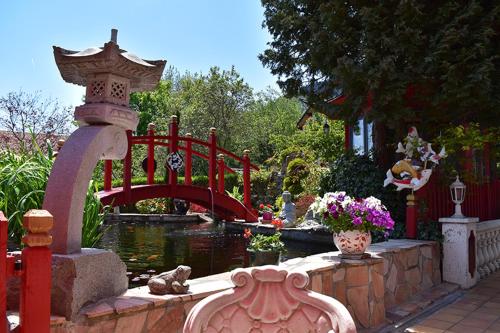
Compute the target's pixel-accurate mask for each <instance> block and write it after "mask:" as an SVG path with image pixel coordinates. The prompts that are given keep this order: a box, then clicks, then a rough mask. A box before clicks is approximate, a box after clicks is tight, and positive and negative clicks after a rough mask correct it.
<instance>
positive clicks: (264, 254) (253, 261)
mask: <svg viewBox="0 0 500 333" xmlns="http://www.w3.org/2000/svg"><path fill="white" fill-rule="evenodd" d="M247 252H248V254H249V255H250V266H263V265H279V263H280V257H281V252H279V251H254V250H249V249H247Z"/></svg>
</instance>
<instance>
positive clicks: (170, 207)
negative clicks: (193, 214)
mask: <svg viewBox="0 0 500 333" xmlns="http://www.w3.org/2000/svg"><path fill="white" fill-rule="evenodd" d="M135 207H136V208H137V211H138V212H139V213H141V214H171V213H172V212H173V211H174V203H173V199H172V198H155V199H146V200H141V201H138V202H137V203H136V204H135Z"/></svg>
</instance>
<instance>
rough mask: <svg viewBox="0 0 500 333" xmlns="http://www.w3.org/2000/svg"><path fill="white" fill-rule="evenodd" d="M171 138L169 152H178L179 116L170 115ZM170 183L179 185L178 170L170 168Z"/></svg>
mask: <svg viewBox="0 0 500 333" xmlns="http://www.w3.org/2000/svg"><path fill="white" fill-rule="evenodd" d="M168 132H169V135H170V140H169V141H168V150H169V153H170V154H172V153H176V152H177V151H178V147H179V125H178V124H177V116H175V115H174V116H171V117H170V125H169V127H168ZM168 183H169V184H170V185H172V186H175V185H177V172H175V171H173V170H172V169H170V168H169V169H168Z"/></svg>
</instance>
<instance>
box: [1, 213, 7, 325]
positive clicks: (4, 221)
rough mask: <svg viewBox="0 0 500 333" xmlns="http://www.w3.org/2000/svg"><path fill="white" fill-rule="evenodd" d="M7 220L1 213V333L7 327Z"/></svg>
mask: <svg viewBox="0 0 500 333" xmlns="http://www.w3.org/2000/svg"><path fill="white" fill-rule="evenodd" d="M7 227H8V225H7V219H6V218H5V216H4V215H3V213H2V212H0V332H2V333H3V332H5V328H6V327H7V315H6V312H7V257H6V256H7Z"/></svg>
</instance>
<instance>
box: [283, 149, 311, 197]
mask: <svg viewBox="0 0 500 333" xmlns="http://www.w3.org/2000/svg"><path fill="white" fill-rule="evenodd" d="M286 174H287V175H286V177H285V179H284V180H283V185H284V186H283V189H284V190H286V191H289V192H290V193H291V194H292V195H298V194H299V193H302V192H303V191H304V187H303V185H302V182H303V181H304V179H305V178H306V177H307V176H308V175H309V167H308V165H307V163H306V161H304V160H303V159H302V158H296V159H293V160H292V161H291V162H290V163H288V167H287V173H286Z"/></svg>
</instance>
